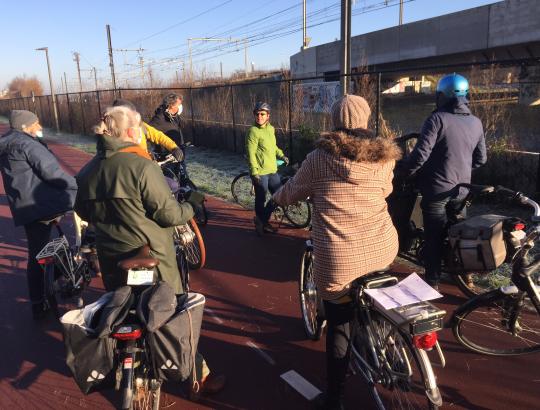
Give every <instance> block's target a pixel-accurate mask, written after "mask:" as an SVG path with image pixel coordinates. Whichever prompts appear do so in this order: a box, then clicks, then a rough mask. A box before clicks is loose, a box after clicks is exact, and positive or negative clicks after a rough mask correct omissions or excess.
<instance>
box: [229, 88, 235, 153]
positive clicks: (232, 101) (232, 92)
mask: <svg viewBox="0 0 540 410" xmlns="http://www.w3.org/2000/svg"><path fill="white" fill-rule="evenodd" d="M230 87H231V116H232V132H233V143H234V152H236V118H235V115H234V88H233V86H232V84H231V86H230Z"/></svg>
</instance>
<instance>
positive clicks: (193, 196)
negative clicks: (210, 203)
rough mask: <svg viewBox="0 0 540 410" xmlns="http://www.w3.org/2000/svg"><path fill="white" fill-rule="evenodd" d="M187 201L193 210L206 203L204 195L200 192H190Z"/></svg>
mask: <svg viewBox="0 0 540 410" xmlns="http://www.w3.org/2000/svg"><path fill="white" fill-rule="evenodd" d="M186 200H187V201H188V202H189V203H190V204H191V206H192V207H193V208H197V207H199V206H201V204H202V203H203V202H204V194H201V193H200V192H198V191H189V194H188V196H187V198H186Z"/></svg>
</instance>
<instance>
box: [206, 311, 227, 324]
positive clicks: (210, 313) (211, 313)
mask: <svg viewBox="0 0 540 410" xmlns="http://www.w3.org/2000/svg"><path fill="white" fill-rule="evenodd" d="M204 310H205V311H206V313H208V314H209V315H210V316H212V317H213V318H214V320H215V321H216V322H218V323H219V324H220V325H221V324H223V320H221V319H220V318H219V317H218V316H216V314H215V313H214V311H213V310H212V309H210V308H207V307H205V308H204Z"/></svg>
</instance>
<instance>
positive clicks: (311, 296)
mask: <svg viewBox="0 0 540 410" xmlns="http://www.w3.org/2000/svg"><path fill="white" fill-rule="evenodd" d="M299 291H300V308H301V310H302V319H303V321H304V331H305V332H306V336H307V337H308V338H309V339H311V340H319V339H320V338H321V334H322V329H323V323H324V319H323V318H322V317H321V315H320V314H319V312H320V305H321V301H320V299H319V297H318V296H317V287H316V286H315V280H314V278H313V251H312V250H309V249H308V250H306V251H305V252H304V255H302V265H301V268H300V282H299Z"/></svg>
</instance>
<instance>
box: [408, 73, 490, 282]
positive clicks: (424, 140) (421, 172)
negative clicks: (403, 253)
mask: <svg viewBox="0 0 540 410" xmlns="http://www.w3.org/2000/svg"><path fill="white" fill-rule="evenodd" d="M468 95H469V83H468V81H467V79H466V78H465V77H463V76H461V75H459V74H455V73H454V74H449V75H445V76H443V77H442V78H441V79H440V80H439V82H438V84H437V93H436V98H437V109H436V110H435V111H433V112H432V113H431V115H430V116H429V117H428V118H427V120H426V121H425V122H424V125H423V127H422V132H421V135H420V137H419V138H418V142H417V144H416V146H415V148H414V150H413V152H412V153H411V155H410V156H409V157H408V158H407V160H406V161H405V163H404V169H405V174H407V175H414V176H415V177H416V183H417V186H418V188H419V189H420V192H421V194H422V203H421V206H422V214H423V217H424V229H425V236H426V247H425V252H424V255H425V257H424V262H425V271H426V280H427V282H428V283H429V284H430V285H432V286H434V287H438V283H439V279H440V275H441V258H442V242H443V233H444V227H445V225H446V222H447V219H446V218H447V217H446V206H447V204H448V203H449V202H451V201H455V200H456V199H461V198H462V197H463V195H464V194H465V192H459V189H458V188H456V186H457V185H458V184H460V183H470V182H471V173H472V170H473V169H474V168H478V167H480V166H481V165H483V164H485V163H486V161H487V156H486V144H485V139H484V129H483V127H482V123H481V122H480V120H479V119H478V118H477V117H475V116H474V115H472V113H471V111H470V109H469V100H468Z"/></svg>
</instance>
